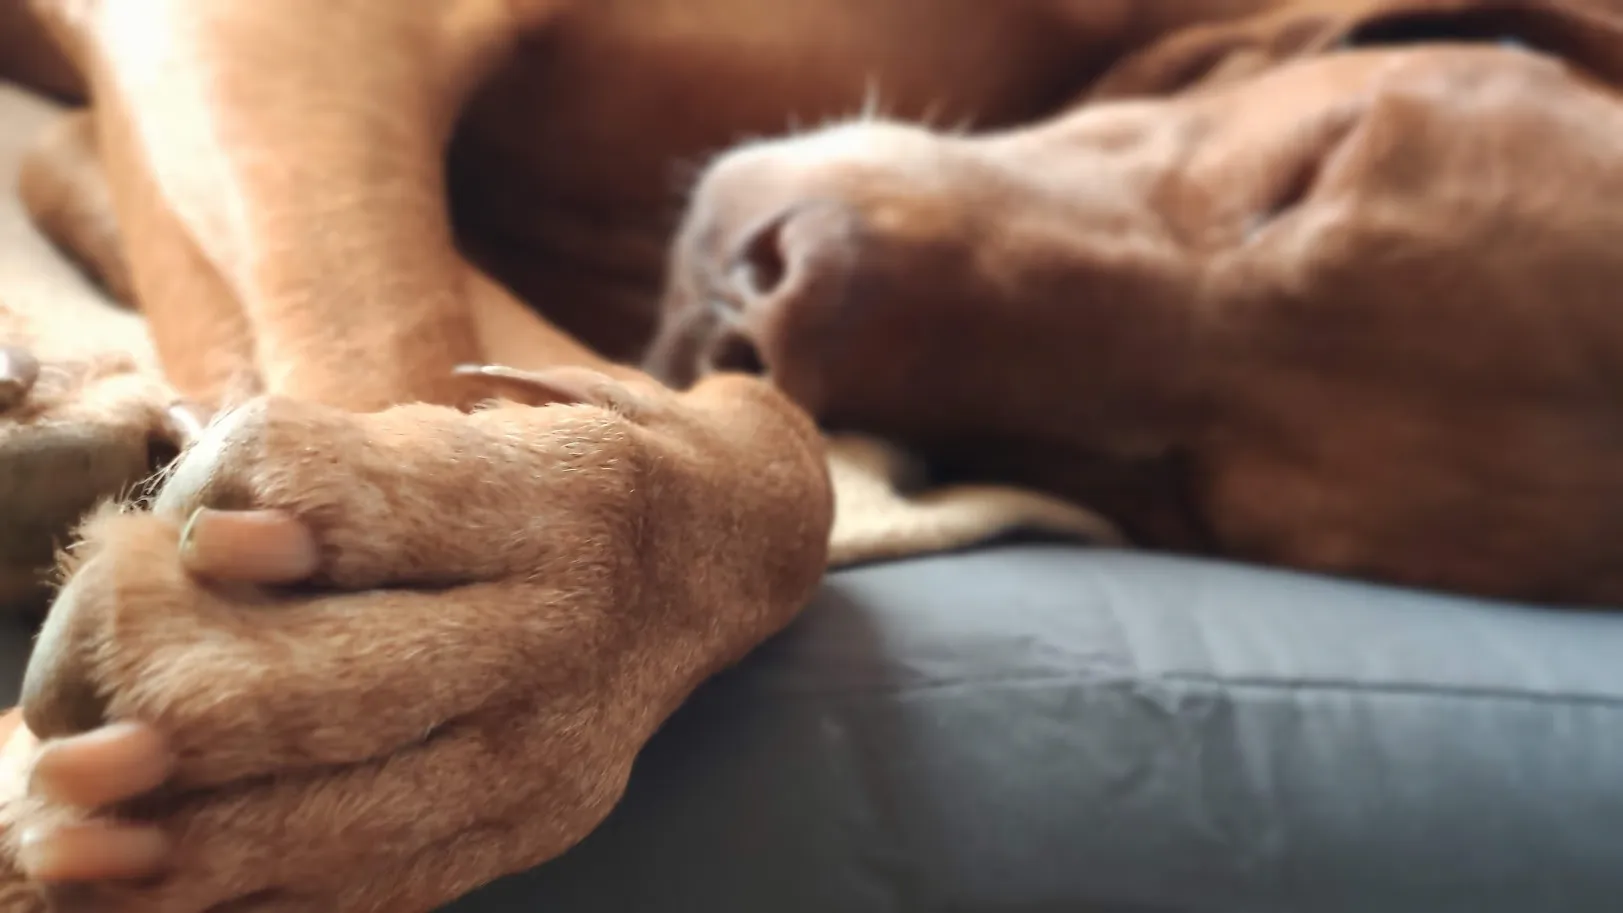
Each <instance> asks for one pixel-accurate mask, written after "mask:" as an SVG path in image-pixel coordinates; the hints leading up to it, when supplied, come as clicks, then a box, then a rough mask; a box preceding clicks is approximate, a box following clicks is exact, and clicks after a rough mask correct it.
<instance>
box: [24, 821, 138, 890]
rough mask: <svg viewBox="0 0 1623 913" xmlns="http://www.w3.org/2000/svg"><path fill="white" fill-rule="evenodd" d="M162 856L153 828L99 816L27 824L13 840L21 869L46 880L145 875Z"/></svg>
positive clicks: (39, 879) (60, 880)
mask: <svg viewBox="0 0 1623 913" xmlns="http://www.w3.org/2000/svg"><path fill="white" fill-rule="evenodd" d="M168 858H169V841H168V839H166V838H165V837H164V835H163V832H162V831H160V830H158V829H157V828H153V827H142V826H137V825H122V824H112V823H108V822H100V821H87V822H84V823H82V824H62V825H57V826H54V827H49V826H44V827H31V828H28V829H26V830H24V831H23V833H22V836H21V837H20V838H19V840H18V842H17V862H18V864H19V865H20V866H21V867H22V869H23V871H24V873H26V874H27V875H28V877H29V878H30V879H32V880H34V881H38V882H43V883H46V884H51V883H56V884H61V883H72V882H89V881H126V880H134V879H140V878H147V877H150V876H152V875H153V874H154V873H156V872H158V871H159V870H160V869H162V868H163V866H164V863H165V862H166V861H167V860H168Z"/></svg>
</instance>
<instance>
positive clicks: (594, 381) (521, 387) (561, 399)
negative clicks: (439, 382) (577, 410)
mask: <svg viewBox="0 0 1623 913" xmlns="http://www.w3.org/2000/svg"><path fill="white" fill-rule="evenodd" d="M453 374H454V376H456V377H461V378H467V379H471V380H477V381H484V382H485V383H486V384H488V385H489V386H491V387H494V388H496V389H497V390H500V391H501V392H503V393H506V394H508V395H510V396H512V398H513V399H514V400H515V401H517V402H520V403H523V404H525V405H528V406H550V405H575V404H587V405H593V406H601V407H604V408H612V409H617V410H621V411H624V410H625V409H627V408H629V406H630V405H631V404H630V402H629V399H628V397H629V394H628V392H627V391H626V390H625V389H624V387H622V386H621V385H620V384H619V383H617V382H616V381H615V380H614V379H613V378H611V377H609V376H608V375H607V374H604V373H602V372H600V371H594V370H592V369H590V368H581V367H575V366H568V367H559V368H549V369H548V370H545V371H523V370H520V369H518V368H509V367H507V366H506V365H461V366H459V367H457V368H456V370H455V371H454V372H453Z"/></svg>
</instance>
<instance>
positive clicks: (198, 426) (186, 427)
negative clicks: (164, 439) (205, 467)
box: [163, 402, 211, 450]
mask: <svg viewBox="0 0 1623 913" xmlns="http://www.w3.org/2000/svg"><path fill="white" fill-rule="evenodd" d="M210 417H211V416H210V413H209V410H207V409H205V408H203V407H202V406H199V405H198V404H196V403H193V402H178V403H175V404H173V405H171V406H170V407H169V408H168V409H167V410H165V412H164V423H163V424H164V432H165V433H166V434H167V435H168V436H169V439H170V440H171V441H173V442H174V443H175V444H176V445H178V446H179V447H180V448H181V449H182V450H184V449H186V448H188V447H190V446H192V445H193V444H195V443H197V439H198V438H200V437H202V436H203V429H204V428H206V427H208V423H209V419H210Z"/></svg>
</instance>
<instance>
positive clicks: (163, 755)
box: [28, 723, 175, 810]
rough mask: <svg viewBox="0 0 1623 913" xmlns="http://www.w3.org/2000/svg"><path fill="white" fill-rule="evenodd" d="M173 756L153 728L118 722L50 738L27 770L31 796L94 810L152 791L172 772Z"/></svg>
mask: <svg viewBox="0 0 1623 913" xmlns="http://www.w3.org/2000/svg"><path fill="white" fill-rule="evenodd" d="M174 767H175V758H174V754H173V753H172V752H170V750H169V745H168V744H167V743H166V742H165V741H164V738H163V736H161V735H159V734H158V732H157V731H156V730H154V729H152V728H151V727H150V726H143V725H140V724H137V723H114V724H113V725H111V726H104V727H102V728H100V729H97V730H95V731H93V732H87V733H85V734H84V735H80V736H73V737H72V738H67V739H62V740H60V741H55V742H48V743H46V745H45V747H43V748H42V749H40V753H39V757H38V758H37V759H36V760H35V761H34V769H33V771H32V772H31V773H30V774H29V778H28V791H29V793H30V794H32V795H35V796H39V797H41V798H44V799H47V800H49V801H51V802H57V803H61V804H63V805H71V806H73V807H75V808H81V809H86V810H94V809H98V808H102V807H104V806H107V805H112V804H113V803H116V802H123V801H126V800H129V799H133V798H135V797H137V796H141V795H144V794H146V793H149V792H151V791H153V790H155V789H157V788H158V787H160V786H162V785H163V784H164V782H165V781H166V780H168V779H169V775H170V774H171V773H172V772H173V771H174Z"/></svg>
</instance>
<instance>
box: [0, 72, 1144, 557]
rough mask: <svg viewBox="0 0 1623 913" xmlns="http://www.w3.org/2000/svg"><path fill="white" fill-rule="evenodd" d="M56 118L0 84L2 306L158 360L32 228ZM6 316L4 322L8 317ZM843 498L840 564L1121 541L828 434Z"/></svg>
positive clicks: (1066, 508) (1026, 499) (61, 337)
mask: <svg viewBox="0 0 1623 913" xmlns="http://www.w3.org/2000/svg"><path fill="white" fill-rule="evenodd" d="M52 116H53V110H52V108H51V106H50V105H49V104H48V103H46V102H43V101H41V100H39V99H37V98H35V97H33V96H31V95H29V94H27V93H25V92H23V91H21V90H18V89H16V88H13V87H11V86H9V85H5V84H3V83H0V187H3V189H4V192H3V193H0V311H3V310H10V311H12V312H13V314H14V315H15V316H20V317H21V318H22V320H23V322H25V323H26V324H27V325H30V326H34V327H38V328H44V329H43V330H42V331H41V332H40V333H39V337H40V338H39V339H37V340H29V342H30V344H33V345H35V346H37V347H38V349H39V354H40V355H41V356H43V357H44V358H45V359H47V360H48V359H50V358H51V357H52V356H53V347H54V346H61V345H73V346H75V347H78V346H86V345H93V346H97V347H105V348H117V349H122V350H124V351H127V352H131V353H133V354H135V356H136V357H137V358H138V359H140V360H142V361H144V362H150V361H151V360H152V350H151V343H150V341H149V340H148V338H147V335H146V331H145V328H144V326H143V325H142V322H141V320H140V318H139V317H137V316H135V315H133V314H131V313H129V312H128V311H125V310H122V309H120V308H118V307H117V306H115V305H113V304H111V303H110V302H108V301H107V299H105V298H104V297H103V296H102V295H100V294H99V293H98V292H97V290H96V289H95V288H94V287H93V286H91V285H90V284H89V283H87V282H86V281H85V280H84V279H83V278H82V277H81V276H80V275H79V274H78V273H77V272H76V271H75V270H74V269H73V268H72V267H71V266H70V265H69V264H68V263H67V262H66V261H64V260H63V259H62V258H61V257H60V256H59V255H58V254H57V253H56V252H55V251H54V250H53V249H52V248H51V247H50V245H48V244H47V243H46V242H45V241H44V240H43V239H42V238H41V237H40V236H39V235H38V234H36V233H35V232H34V231H33V229H32V228H31V227H30V226H29V224H28V221H27V219H26V218H25V217H24V215H23V213H22V211H21V208H20V207H19V205H18V203H17V199H16V194H15V191H14V188H15V185H16V169H17V161H18V158H19V156H20V154H21V152H22V150H23V147H24V145H25V144H26V143H27V142H28V140H29V138H30V137H32V136H33V135H34V134H35V133H36V132H37V131H38V130H39V129H40V128H41V127H42V126H43V125H44V124H46V123H47V122H49V120H50V118H51V117H52ZM3 323H4V322H3V321H0V324H3ZM829 461H830V466H831V469H832V471H833V475H834V480H835V492H836V499H837V510H836V519H835V526H834V534H833V541H832V543H831V544H832V560H833V563H834V564H835V565H847V564H855V563H860V562H864V561H872V560H880V559H886V558H897V557H903V556H906V555H912V554H921V553H925V552H933V551H942V550H946V549H953V548H961V547H964V546H968V545H973V544H975V543H977V542H981V541H985V540H987V539H990V538H993V537H996V536H999V535H1002V534H1006V533H1008V532H1012V531H1016V530H1040V531H1044V532H1047V533H1052V534H1057V535H1062V536H1067V537H1072V538H1077V539H1085V540H1091V541H1111V542H1114V541H1117V539H1118V537H1117V536H1116V534H1115V532H1114V530H1113V529H1112V528H1111V527H1110V525H1109V524H1108V523H1106V522H1104V521H1103V520H1102V519H1101V518H1099V517H1098V516H1096V515H1094V514H1092V513H1090V512H1088V511H1085V510H1080V509H1078V508H1075V507H1072V506H1070V505H1067V504H1065V503H1063V502H1060V501H1057V500H1055V499H1052V498H1047V497H1044V496H1041V495H1037V494H1034V493H1030V492H1023V491H1019V490H1015V489H1010V488H1001V487H994V486H960V487H954V488H937V489H928V488H925V489H917V488H915V486H914V485H913V484H911V483H912V482H913V481H915V480H916V479H917V478H918V475H917V473H916V472H915V469H916V467H915V466H914V465H913V464H912V462H911V461H910V460H909V459H908V458H907V457H906V456H905V455H903V454H901V453H898V452H896V451H895V450H893V449H891V448H888V447H886V446H884V445H882V444H880V443H878V442H876V441H871V440H865V439H858V438H842V439H834V440H831V441H830V448H829Z"/></svg>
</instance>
